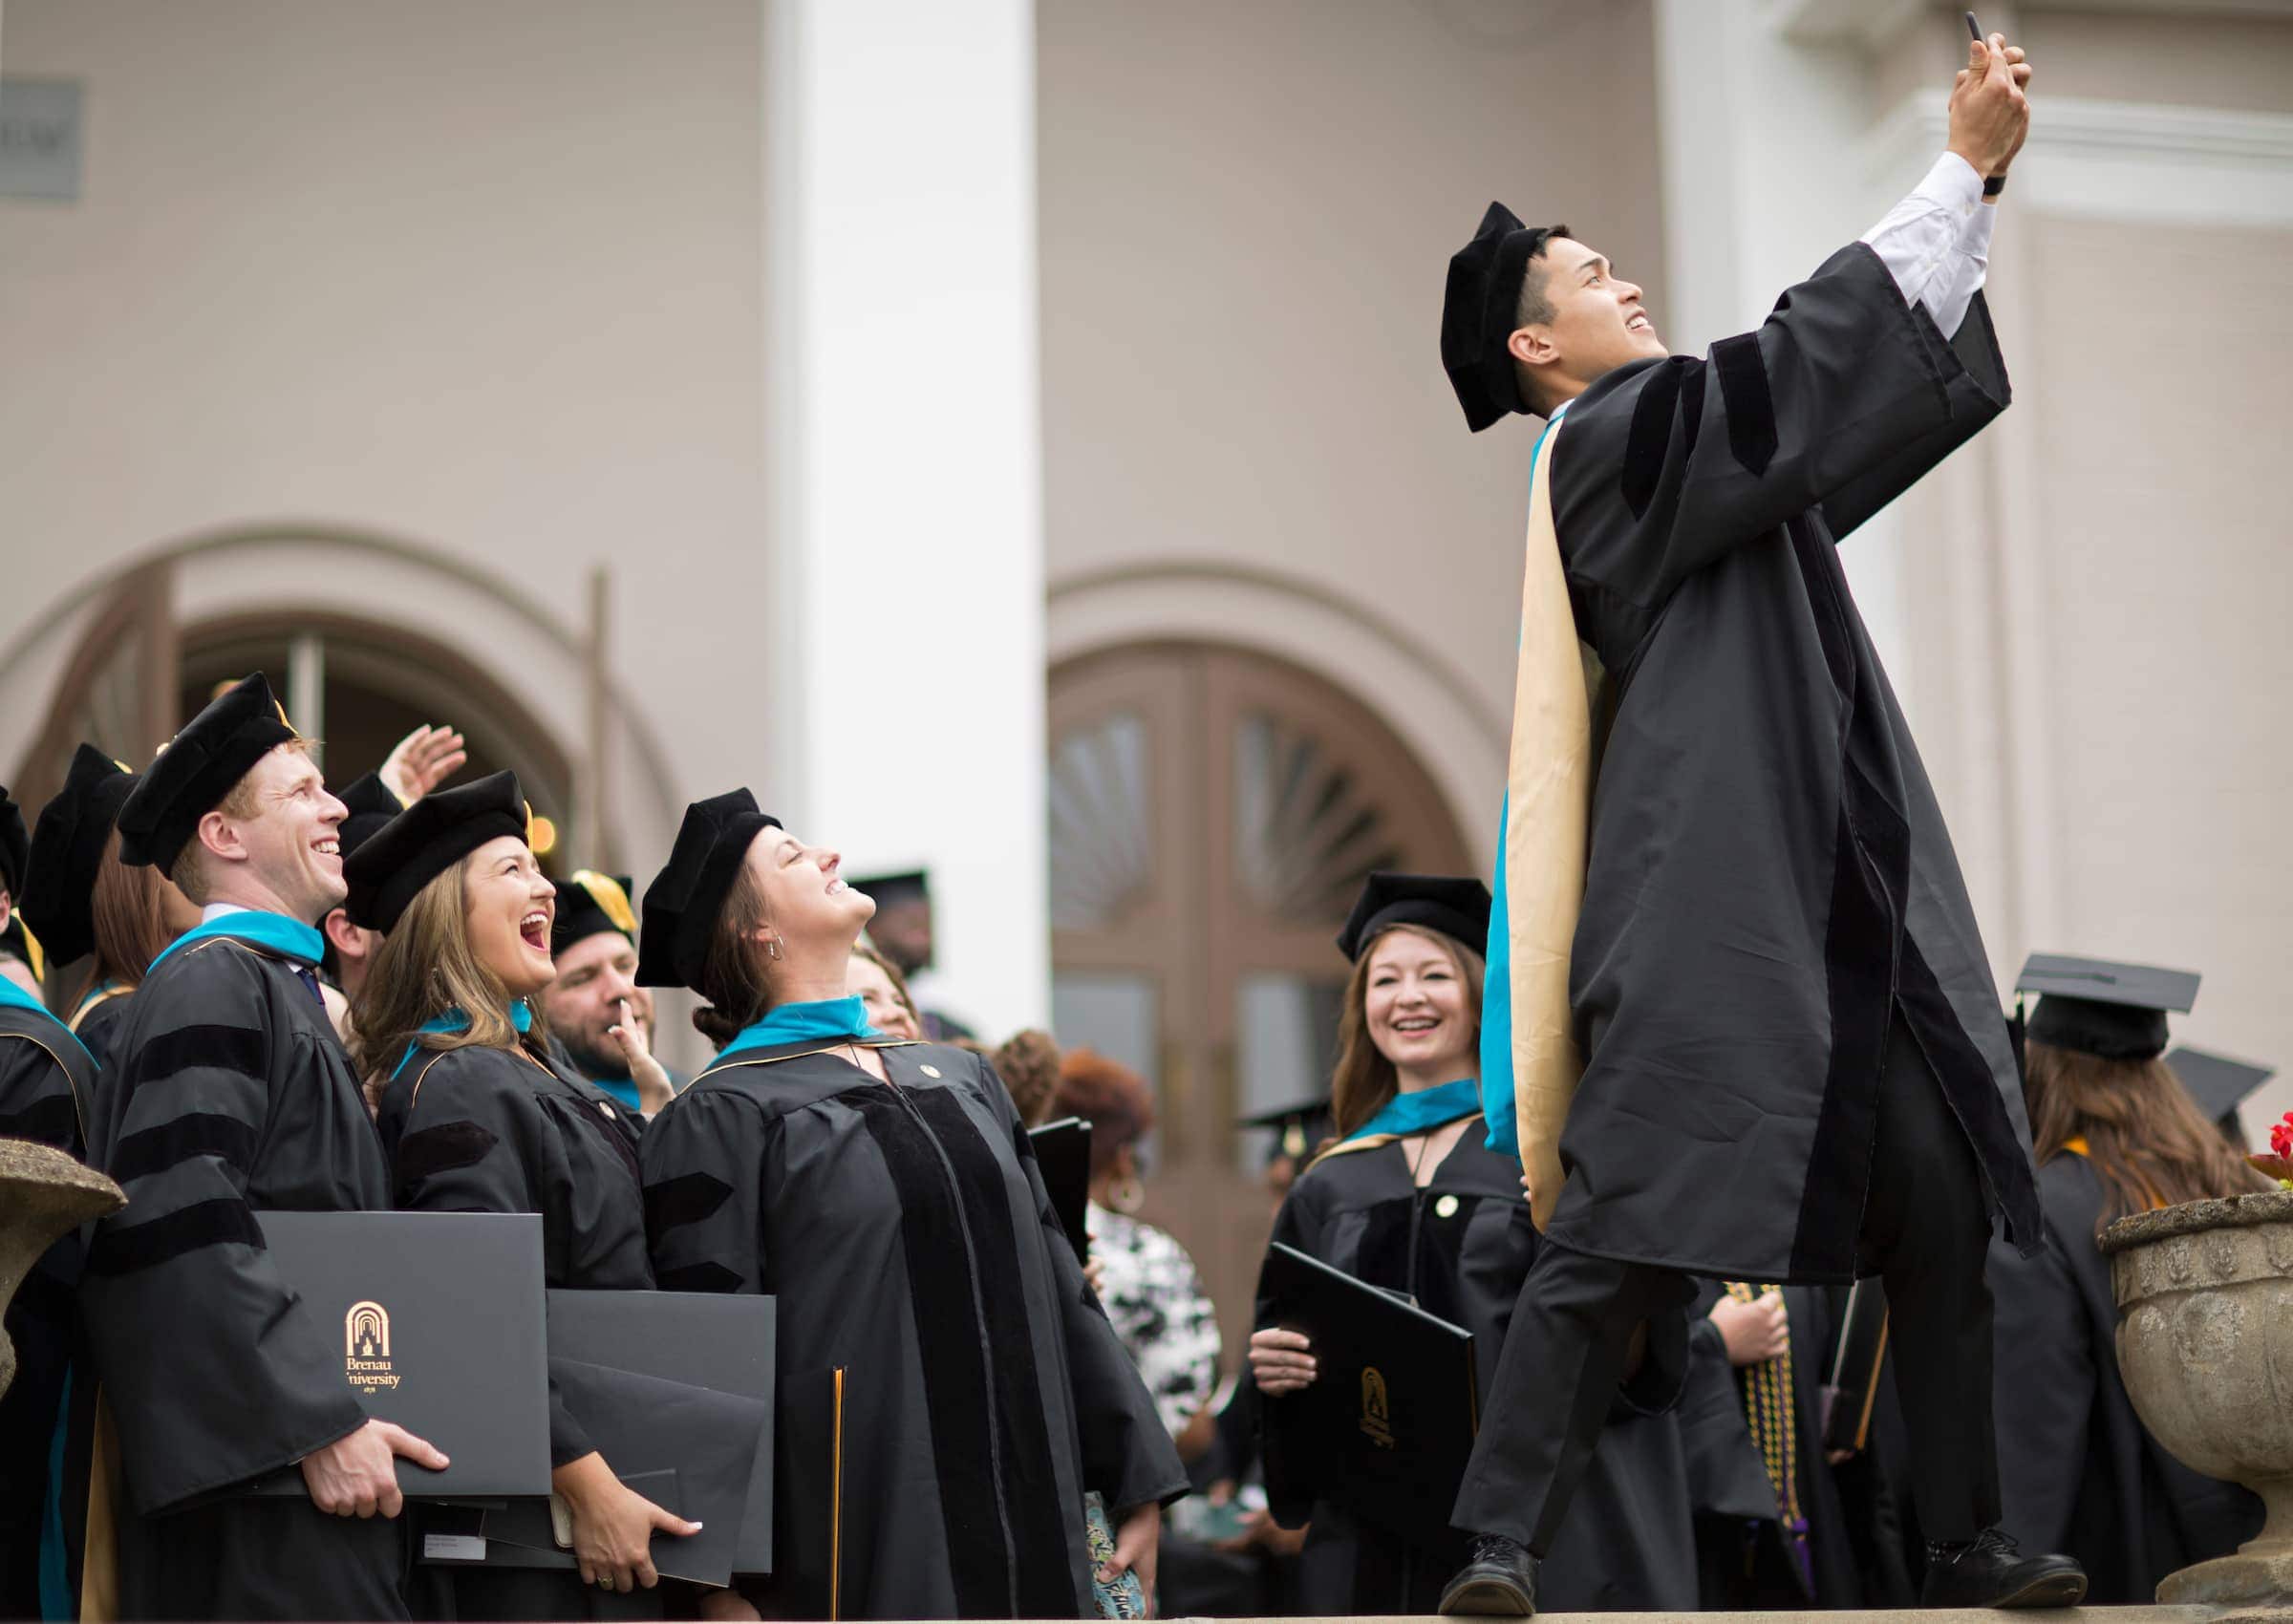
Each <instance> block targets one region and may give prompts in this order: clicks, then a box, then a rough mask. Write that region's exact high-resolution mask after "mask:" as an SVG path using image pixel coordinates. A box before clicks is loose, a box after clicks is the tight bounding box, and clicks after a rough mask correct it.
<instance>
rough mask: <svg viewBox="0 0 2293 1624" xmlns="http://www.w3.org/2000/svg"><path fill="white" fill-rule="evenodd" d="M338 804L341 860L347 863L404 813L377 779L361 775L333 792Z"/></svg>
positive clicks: (388, 790)
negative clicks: (361, 847) (353, 854)
mask: <svg viewBox="0 0 2293 1624" xmlns="http://www.w3.org/2000/svg"><path fill="white" fill-rule="evenodd" d="M334 799H335V800H337V801H341V802H342V805H343V811H344V814H345V815H344V817H343V820H342V860H343V861H344V862H345V863H348V862H349V861H350V860H351V853H352V852H354V851H356V850H357V849H358V848H359V847H360V846H362V845H364V844H366V843H367V842H368V841H371V840H373V839H374V838H375V836H376V835H378V834H380V833H381V832H382V829H383V826H384V825H385V824H387V823H389V822H390V821H391V820H392V819H393V818H396V816H397V815H398V814H399V813H401V812H403V811H405V810H406V807H405V805H404V803H402V802H401V801H399V800H398V798H397V797H396V795H394V794H393V793H392V792H391V789H390V786H389V785H387V784H385V783H384V782H383V781H382V780H381V778H380V776H379V775H378V774H375V773H360V774H359V775H358V776H357V777H356V778H354V779H353V780H351V781H350V782H349V783H347V784H345V785H344V786H343V787H342V788H340V789H338V790H336V791H335V792H334Z"/></svg>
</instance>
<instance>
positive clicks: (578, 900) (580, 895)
mask: <svg viewBox="0 0 2293 1624" xmlns="http://www.w3.org/2000/svg"><path fill="white" fill-rule="evenodd" d="M633 889H635V887H633V886H632V884H631V883H630V878H629V876H628V875H626V874H600V873H598V872H597V871H596V870H594V869H591V868H580V869H576V870H575V871H574V874H573V877H572V878H571V879H570V880H567V881H564V882H563V883H561V884H560V885H559V886H558V887H557V918H556V919H555V921H553V922H552V923H551V925H550V927H549V951H550V952H551V953H552V954H556V953H562V952H564V951H566V950H567V949H568V948H569V947H571V946H572V945H573V944H574V943H576V942H583V941H587V940H589V937H591V936H599V935H603V934H604V933H605V932H606V931H608V930H618V931H620V932H621V934H622V935H624V936H627V937H628V938H629V939H630V940H631V941H632V942H633V941H635V940H636V939H637V913H636V909H635V908H632V907H631V906H630V902H629V898H630V893H631V892H632V890H633Z"/></svg>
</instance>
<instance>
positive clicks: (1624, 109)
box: [1037, 0, 1664, 861]
mask: <svg viewBox="0 0 2293 1624" xmlns="http://www.w3.org/2000/svg"><path fill="white" fill-rule="evenodd" d="M1037 28H1038V39H1039V50H1040V63H1039V75H1040V89H1039V103H1040V122H1039V151H1040V154H1041V160H1040V164H1041V209H1042V216H1041V235H1042V299H1043V415H1044V431H1043V435H1044V462H1045V534H1046V548H1047V553H1048V566H1049V575H1050V586H1051V592H1052V605H1051V638H1052V646H1053V653H1054V656H1055V657H1056V656H1058V655H1060V654H1062V653H1073V652H1081V651H1082V650H1084V649H1088V648H1093V647H1100V646H1104V645H1105V644H1108V643H1113V642H1120V641H1123V640H1125V638H1128V637H1136V636H1145V635H1200V636H1210V637H1213V638H1217V639H1221V640H1231V641H1239V642H1242V643H1245V644H1247V645H1249V646H1252V647H1255V648H1259V649H1263V650H1266V651H1268V652H1276V653H1280V654H1283V655H1285V656H1286V657H1289V658H1291V659H1293V660H1295V661H1297V663H1300V664H1303V665H1306V666H1307V667H1308V668H1309V669H1312V670H1314V671H1316V672H1318V673H1320V674H1323V675H1325V676H1327V677H1329V678H1330V679H1331V680H1333V681H1335V682H1337V683H1338V684H1339V686H1341V687H1344V688H1348V689H1350V690H1353V691H1354V692H1356V693H1358V694H1360V695H1361V697H1362V698H1363V699H1365V700H1366V701H1367V702H1368V703H1369V704H1370V705H1371V706H1372V707H1373V708H1376V709H1378V710H1380V711H1381V712H1382V713H1383V714H1384V715H1385V716H1386V717H1387V719H1388V720H1389V721H1390V722H1391V723H1392V724H1393V726H1394V727H1395V728H1396V730H1397V731H1398V732H1400V733H1401V735H1402V736H1403V737H1404V739H1405V740H1407V741H1408V742H1410V743H1411V745H1412V747H1413V748H1415V749H1417V750H1418V751H1419V752H1420V753H1421V754H1422V755H1423V756H1424V757H1425V759H1426V762H1427V765H1428V766H1429V767H1430V768H1431V769H1432V771H1433V773H1434V775H1435V777H1436V779H1437V780H1439V781H1440V782H1441V783H1442V784H1443V786H1444V788H1445V790H1446V791H1447V794H1448V796H1449V799H1450V801H1451V803H1452V807H1453V810H1454V811H1455V813H1456V815H1457V817H1458V820H1459V822H1460V823H1461V825H1462V826H1463V827H1464V828H1465V830H1466V831H1467V833H1468V837H1469V838H1470V839H1472V840H1474V841H1476V842H1478V843H1481V849H1482V854H1483V857H1484V860H1485V861H1486V860H1487V858H1488V857H1489V849H1488V848H1489V844H1491V843H1493V841H1494V838H1495V835H1494V831H1495V825H1496V815H1495V809H1496V805H1497V801H1498V797H1499V795H1500V793H1501V787H1502V774H1503V752H1504V744H1505V739H1506V737H1507V735H1508V732H1509V729H1510V726H1511V719H1510V718H1511V685H1512V671H1513V649H1514V642H1515V637H1516V632H1517V623H1518V619H1519V602H1520V567H1521V566H1520V558H1521V553H1520V545H1521V544H1520V535H1521V524H1522V514H1523V510H1524V502H1525V499H1526V491H1527V465H1528V454H1529V448H1530V444H1531V442H1532V435H1533V428H1532V425H1531V424H1530V421H1529V419H1527V418H1517V419H1514V420H1512V421H1511V422H1509V423H1507V424H1505V425H1502V426H1500V427H1498V428H1496V429H1492V430H1489V432H1487V433H1485V434H1482V435H1479V436H1473V435H1468V433H1467V432H1466V429H1465V424H1464V419H1463V417H1462V416H1461V415H1460V414H1459V412H1458V409H1457V406H1456V402H1455V400H1454V398H1453V396H1452V395H1450V392H1449V388H1448V384H1447V380H1446V379H1445V377H1444V376H1443V374H1442V371H1441V365H1440V355H1439V349H1438V344H1437V333H1438V330H1439V323H1440V315H1441V296H1442V287H1443V279H1444V275H1445V272H1446V267H1447V259H1448V255H1449V253H1450V251H1451V250H1452V249H1453V248H1455V247H1457V246H1461V245H1462V244H1463V243H1464V242H1465V241H1466V239H1467V238H1468V236H1469V235H1470V234H1471V232H1472V229H1473V227H1474V226H1475V225H1476V224H1478V223H1479V220H1480V216H1481V213H1482V211H1483V210H1484V209H1485V208H1486V207H1487V206H1488V204H1489V201H1490V200H1491V199H1492V198H1494V199H1500V200H1502V201H1504V202H1506V203H1508V204H1510V205H1511V207H1512V208H1513V209H1514V210H1516V211H1517V212H1519V213H1520V214H1521V215H1522V216H1523V217H1524V218H1527V219H1530V220H1532V221H1548V222H1553V221H1566V222H1568V223H1569V224H1573V225H1575V228H1576V229H1577V230H1578V232H1579V233H1581V234H1582V235H1583V236H1585V237H1586V238H1587V239H1589V240H1590V241H1592V242H1593V243H1594V244H1595V245H1596V246H1599V247H1601V248H1602V249H1604V250H1605V251H1607V252H1608V253H1609V255H1610V256H1611V258H1612V259H1614V260H1615V262H1616V263H1617V264H1618V267H1620V268H1621V269H1622V270H1623V272H1624V274H1626V275H1629V276H1635V277H1639V278H1641V279H1644V280H1646V281H1648V282H1649V283H1650V284H1651V285H1652V303H1653V305H1654V307H1655V309H1656V310H1657V312H1658V314H1659V316H1660V318H1661V314H1662V312H1663V310H1664V300H1663V293H1662V288H1661V276H1660V275H1659V266H1658V261H1659V258H1660V255H1661V245H1662V228H1661V218H1660V207H1661V204H1660V199H1659V184H1658V171H1657V165H1658V157H1657V136H1656V127H1655V88H1654V83H1653V75H1651V73H1650V72H1649V71H1648V64H1649V62H1650V51H1651V35H1650V28H1651V23H1650V12H1649V7H1648V6H1647V4H1645V3H1644V0H1636V3H1632V4H1624V5H1614V6H1599V7H1583V8H1578V9H1575V11H1572V12H1571V13H1570V16H1569V20H1568V21H1566V22H1565V23H1562V24H1560V25H1559V26H1557V27H1554V26H1552V25H1551V23H1550V21H1549V19H1548V18H1546V17H1545V16H1544V15H1543V14H1542V12H1541V11H1539V12H1538V14H1537V15H1535V16H1532V15H1530V14H1529V11H1528V10H1525V9H1523V8H1520V7H1516V6H1511V5H1508V4H1497V3H1494V0H1483V3H1470V0H1444V3H1443V4H1438V5H1426V6H1395V5H1391V4H1387V3H1385V0H1253V3H1252V4H1249V5H1243V6H1236V5H1232V4H1231V3H1228V0H1169V3H1168V4H1163V5H1158V6H1153V7H1145V8H1142V7H1139V6H1135V5H1130V4H1125V3H1123V0H1058V3H1056V4H1043V5H1041V6H1039V9H1038V25H1037ZM1588 64H1589V65H1591V66H1590V67H1589V69H1588V67H1587V65H1588Z"/></svg>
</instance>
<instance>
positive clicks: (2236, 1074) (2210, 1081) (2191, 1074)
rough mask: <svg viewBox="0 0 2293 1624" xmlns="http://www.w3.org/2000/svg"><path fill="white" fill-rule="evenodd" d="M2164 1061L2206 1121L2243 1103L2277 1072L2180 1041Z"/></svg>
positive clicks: (2220, 1117)
mask: <svg viewBox="0 0 2293 1624" xmlns="http://www.w3.org/2000/svg"><path fill="white" fill-rule="evenodd" d="M2166 1064H2167V1065H2169V1066H2172V1067H2173V1068H2174V1075H2175V1077H2177V1078H2179V1079H2181V1085H2182V1087H2184V1088H2186V1089H2188V1090H2189V1091H2190V1097H2191V1098H2192V1099H2194V1100H2197V1108H2198V1109H2199V1110H2200V1111H2203V1112H2204V1113H2205V1114H2206V1117H2207V1119H2208V1120H2209V1121H2212V1122H2219V1121H2220V1120H2221V1119H2222V1118H2224V1117H2227V1116H2230V1115H2233V1114H2234V1113H2235V1112H2236V1111H2237V1108H2238V1107H2239V1106H2240V1105H2242V1104H2244V1103H2245V1099H2246V1096H2247V1095H2249V1094H2251V1093H2252V1092H2253V1091H2254V1090H2255V1089H2257V1088H2259V1087H2261V1084H2262V1083H2264V1082H2267V1081H2268V1080H2269V1079H2271V1078H2273V1077H2275V1076H2276V1075H2277V1068H2276V1067H2275V1066H2257V1065H2254V1064H2252V1063H2251V1062H2250V1061H2246V1060H2233V1059H2231V1058H2229V1057H2228V1056H2227V1055H2217V1054H2215V1053H2213V1052H2212V1051H2211V1050H2207V1049H2193V1048H2191V1047H2190V1046H2189V1045H2188V1044H2186V1043H2185V1044H2183V1045H2182V1046H2181V1047H2180V1048H2178V1049H2175V1051H2174V1052H2173V1053H2172V1054H2171V1055H2168V1056H2167V1057H2166Z"/></svg>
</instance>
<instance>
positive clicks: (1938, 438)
mask: <svg viewBox="0 0 2293 1624" xmlns="http://www.w3.org/2000/svg"><path fill="white" fill-rule="evenodd" d="M1989 331H1990V330H1989V321H1988V316H1987V314H1986V313H1983V312H1982V311H1981V310H1980V309H1978V310H1976V311H1975V312H1972V313H1970V315H1969V317H1968V320H1967V322H1966V324H1965V325H1964V326H1963V327H1962V328H1961V333H1962V334H1964V335H1965V336H1966V338H1967V344H1968V348H1969V351H1970V353H1973V352H1974V351H1975V350H1976V349H1977V348H1978V347H1979V344H1980V343H1981V342H1986V341H1987V337H1988V334H1989ZM1989 359H1990V361H1992V362H1994V363H1995V362H1996V351H1995V347H1993V348H1991V349H1990V351H1989ZM1993 381H1994V382H1995V384H1996V387H1997V393H1996V394H1995V395H1994V394H1992V393H1990V391H1989V390H1988V389H1986V388H1985V387H1984V380H1983V378H1982V377H1979V376H1977V375H1976V374H1972V373H1970V372H1969V371H1968V369H1967V367H1966V365H1965V364H1964V362H1963V361H1962V359H1961V355H1960V353H1959V352H1957V351H1955V350H1954V349H1953V348H1952V347H1951V346H1950V345H1947V344H1944V343H1943V342H1942V341H1941V338H1940V335H1939V333H1938V332H1937V331H1936V329H1935V325H1934V322H1933V321H1932V320H1931V319H1930V318H1929V317H1928V316H1927V315H1926V312H1925V311H1924V310H1920V309H1918V307H1916V306H1913V305H1910V304H1907V303H1906V302H1905V301H1904V299H1903V296H1902V294H1901V292H1900V291H1899V290H1898V289H1897V287H1896V284H1895V279H1894V277H1893V276H1891V275H1890V274H1889V273H1888V270H1887V267H1886V266H1885V265H1884V264H1882V263H1881V262H1880V260H1879V257H1878V256H1877V255H1876V254H1875V253H1874V252H1873V251H1872V250H1871V249H1870V247H1868V246H1865V245H1863V244H1861V243H1856V244H1853V245H1851V246H1848V247H1846V248H1843V249H1841V250H1840V251H1839V252H1838V253H1836V254H1833V255H1832V257H1831V258H1830V259H1829V260H1827V261H1825V262H1824V264H1823V265H1822V267H1819V268H1818V269H1817V270H1816V272H1815V274H1814V275H1813V276H1812V277H1811V278H1809V279H1808V280H1807V281H1805V282H1803V283H1800V284H1799V285H1798V286H1797V287H1794V288H1790V289H1789V290H1788V291H1787V292H1786V293H1785V294H1784V296H1783V297H1782V298H1781V299H1779V300H1777V301H1776V306H1775V309H1774V310H1773V311H1772V312H1771V313H1770V314H1769V315H1768V319H1767V321H1766V322H1764V323H1763V324H1762V325H1761V326H1760V328H1759V330H1758V331H1755V332H1749V333H1743V334H1739V335H1738V336H1736V337H1733V338H1724V339H1721V340H1720V341H1719V342H1718V343H1716V344H1714V345H1713V346H1712V347H1711V349H1710V351H1709V352H1708V353H1706V354H1704V356H1702V357H1698V356H1690V355H1676V356H1672V357H1670V358H1668V359H1666V360H1661V361H1657V362H1654V363H1651V364H1649V365H1645V366H1640V367H1637V368H1634V369H1631V370H1629V371H1628V372H1626V373H1625V374H1623V375H1621V376H1618V375H1617V374H1611V377H1610V378H1609V379H1604V380H1602V382H1600V383H1597V384H1596V385H1594V387H1593V388H1592V389H1591V390H1589V391H1587V392H1586V393H1585V394H1584V395H1582V396H1580V397H1578V399H1577V400H1575V402H1574V403H1572V404H1571V406H1570V407H1569V410H1568V416H1567V417H1566V418H1565V419H1564V421H1563V425H1562V427H1561V428H1560V430H1559V431H1558V438H1556V439H1555V440H1554V450H1553V453H1552V466H1553V476H1552V478H1553V504H1554V505H1553V512H1554V527H1555V531H1556V533H1557V536H1558V539H1559V542H1560V547H1561V554H1562V560H1563V562H1564V564H1565V565H1566V566H1567V570H1568V574H1569V579H1570V586H1571V588H1572V592H1573V594H1574V595H1575V597H1576V598H1577V600H1578V602H1579V604H1580V606H1581V604H1582V603H1583V601H1584V600H1585V598H1586V597H1587V596H1588V594H1589V595H1590V596H1591V597H1592V598H1593V599H1594V600H1595V601H1596V607H1597V608H1598V607H1603V606H1604V607H1606V608H1607V609H1610V610H1611V611H1615V610H1638V611H1639V617H1645V616H1646V615H1649V614H1652V613H1653V611H1654V610H1655V609H1658V608H1659V607H1661V605H1662V603H1663V602H1664V600H1665V599H1666V598H1668V597H1669V596H1670V595H1671V593H1672V591H1673V590H1674V588H1677V587H1678V586H1679V585H1680V583H1681V582H1682V580H1684V579H1686V577H1687V576H1688V575H1690V574H1692V573H1693V572H1694V571H1696V570H1698V569H1701V568H1703V567H1704V566H1706V565H1708V564H1711V563H1713V562H1714V561H1715V560H1717V559H1718V558H1720V557H1721V556H1722V555H1723V554H1724V553H1725V552H1726V551H1727V550H1728V549H1730V548H1732V547H1735V546H1737V545H1741V544H1743V543H1745V542H1747V541H1749V540H1751V539H1752V538H1754V537H1756V536H1760V535H1764V534H1766V533H1767V532H1768V531H1770V530H1773V529H1774V528H1776V527H1777V526H1778V525H1780V524H1784V523H1785V522H1786V521H1787V520H1789V519H1792V518H1794V517H1796V516H1798V515H1800V514H1804V513H1806V512H1807V511H1808V510H1809V509H1811V508H1813V507H1815V506H1817V505H1818V504H1820V503H1824V502H1827V500H1829V501H1832V502H1834V503H1835V504H1836V506H1837V508H1838V511H1837V512H1836V513H1833V514H1832V516H1831V517H1832V523H1833V524H1834V525H1838V524H1845V525H1846V527H1847V528H1853V527H1854V524H1859V523H1860V522H1861V520H1862V518H1863V517H1864V516H1865V515H1866V514H1868V513H1869V512H1870V511H1872V510H1873V509H1874V508H1875V506H1876V505H1877V503H1878V502H1881V501H1883V500H1885V499H1886V498H1887V497H1890V496H1892V495H1894V494H1896V493H1897V492H1899V491H1900V490H1901V489H1902V488H1903V487H1904V486H1905V485H1907V484H1909V483H1910V481H1912V480H1914V479H1916V478H1917V477H1918V474H1919V473H1922V472H1924V471H1925V469H1926V468H1927V467H1930V466H1932V465H1933V463H1934V462H1935V461H1937V460H1939V459H1940V458H1941V456H1942V455H1943V454H1944V453H1945V452H1946V451H1948V450H1949V449H1950V448H1951V447H1952V446H1953V445H1956V444H1958V443H1959V442H1960V441H1961V440H1962V439H1964V438H1966V437H1967V436H1968V435H1971V434H1972V433H1974V432H1975V430H1976V429H1978V428H1980V427H1981V426H1982V423H1984V422H1986V421H1988V420H1989V418H1990V417H1993V416H1996V414H1997V413H1998V412H1999V411H2000V410H2002V409H2003V408H2004V367H2003V365H2000V366H1997V367H1996V368H1995V371H1994V374H1993ZM1639 617H1635V616H1634V615H1631V614H1629V613H1627V614H1625V615H1623V616H1622V619H1623V620H1624V621H1625V622H1634V621H1635V620H1636V618H1639ZM1598 618H1599V617H1598V615H1597V614H1596V615H1595V616H1594V619H1595V621H1596V622H1597V620H1598ZM1579 624H1580V625H1582V624H1584V621H1583V618H1582V616H1581V610H1580V620H1579ZM1642 629H1644V625H1643V627H1642ZM1625 635H1627V636H1629V635H1631V631H1630V630H1625ZM1601 652H1602V654H1603V656H1604V657H1608V658H1610V659H1611V661H1612V663H1615V661H1616V660H1617V659H1618V658H1620V657H1621V656H1622V654H1623V652H1625V651H1619V650H1617V649H1615V648H1613V647H1604V648H1602V650H1601Z"/></svg>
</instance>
